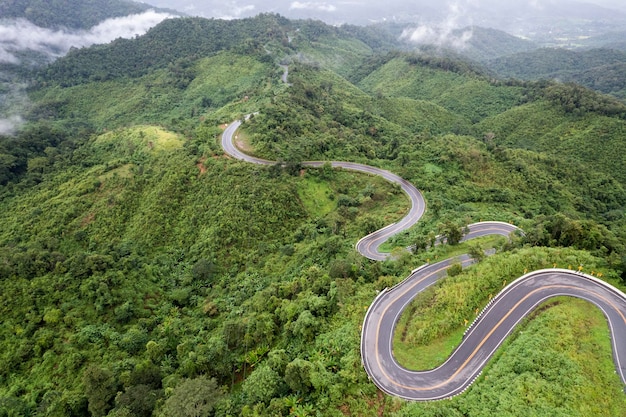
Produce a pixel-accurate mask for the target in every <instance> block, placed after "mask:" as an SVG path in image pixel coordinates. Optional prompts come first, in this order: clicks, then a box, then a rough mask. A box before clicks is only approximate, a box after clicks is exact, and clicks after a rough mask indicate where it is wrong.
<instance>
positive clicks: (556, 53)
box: [486, 48, 626, 100]
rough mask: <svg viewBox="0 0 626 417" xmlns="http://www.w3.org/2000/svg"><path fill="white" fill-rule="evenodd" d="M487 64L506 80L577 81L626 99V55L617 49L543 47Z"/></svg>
mask: <svg viewBox="0 0 626 417" xmlns="http://www.w3.org/2000/svg"><path fill="white" fill-rule="evenodd" d="M486 65H487V67H488V68H489V69H491V70H493V71H494V72H496V73H497V74H499V75H500V76H502V77H511V78H518V79H522V80H538V79H556V80H559V81H562V82H575V83H578V84H580V85H584V86H586V87H588V88H591V89H594V90H597V91H600V92H602V93H606V94H611V95H613V96H615V97H618V98H620V99H622V100H623V99H624V98H626V80H625V79H624V73H625V71H626V52H622V51H620V50H616V49H606V48H605V49H591V50H582V51H572V50H567V49H563V48H542V49H537V50H535V51H531V52H522V53H519V54H515V55H511V56H507V57H501V58H497V59H494V60H492V61H489V62H488V63H487V64H486Z"/></svg>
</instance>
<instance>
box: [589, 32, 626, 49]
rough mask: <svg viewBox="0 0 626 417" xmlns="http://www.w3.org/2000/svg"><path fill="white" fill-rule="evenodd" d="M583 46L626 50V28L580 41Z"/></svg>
mask: <svg viewBox="0 0 626 417" xmlns="http://www.w3.org/2000/svg"><path fill="white" fill-rule="evenodd" d="M579 45H580V47H581V48H611V49H617V50H620V51H625V52H626V30H624V31H618V32H609V33H604V34H602V35H598V36H592V37H590V38H586V39H583V40H581V41H580V44H579Z"/></svg>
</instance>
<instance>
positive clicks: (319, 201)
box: [298, 176, 335, 217]
mask: <svg viewBox="0 0 626 417" xmlns="http://www.w3.org/2000/svg"><path fill="white" fill-rule="evenodd" d="M331 195H333V191H332V190H331V188H330V186H329V185H328V183H327V182H321V181H318V180H316V179H315V178H311V177H306V176H305V177H304V178H302V180H301V181H299V182H298V196H299V197H300V201H302V204H303V205H304V208H305V209H306V211H307V212H308V213H310V214H311V216H312V217H323V216H325V215H327V214H328V213H330V212H331V211H333V210H334V209H335V202H334V201H333V200H331V199H330V196H331Z"/></svg>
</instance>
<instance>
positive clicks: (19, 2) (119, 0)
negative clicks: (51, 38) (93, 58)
mask: <svg viewBox="0 0 626 417" xmlns="http://www.w3.org/2000/svg"><path fill="white" fill-rule="evenodd" d="M149 9H154V7H151V6H150V5H149V4H146V3H140V2H135V1H128V0H7V1H4V2H2V3H1V4H0V16H1V17H2V18H15V19H17V18H23V19H27V20H29V21H30V22H32V23H34V24H35V25H37V26H40V27H46V28H57V29H58V28H71V29H88V28H90V27H92V26H95V25H97V24H98V23H100V22H102V21H103V20H105V19H109V18H112V17H121V16H127V15H129V14H136V13H141V12H145V11H146V10H149Z"/></svg>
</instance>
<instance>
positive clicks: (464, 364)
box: [375, 268, 626, 391]
mask: <svg viewBox="0 0 626 417" xmlns="http://www.w3.org/2000/svg"><path fill="white" fill-rule="evenodd" d="M443 269H445V268H441V269H438V270H437V271H434V272H432V273H430V274H428V275H426V276H424V277H423V278H421V279H420V280H418V281H417V282H416V283H415V284H414V285H412V286H411V287H410V288H409V289H407V290H406V291H404V292H403V293H402V294H401V295H399V296H398V297H396V301H397V300H398V299H399V298H401V297H402V296H404V295H405V294H406V293H407V292H408V291H410V290H411V289H413V288H414V287H415V286H416V285H417V284H419V283H420V282H422V281H423V280H425V279H426V278H428V277H430V276H432V275H433V274H436V273H437V272H440V271H441V270H443ZM552 288H567V289H576V290H583V289H582V288H579V287H576V286H571V285H560V284H559V285H548V286H543V287H541V288H537V289H535V290H533V291H531V292H530V293H528V294H526V296H524V297H523V298H522V299H520V300H519V301H518V302H517V303H516V304H515V306H513V308H511V309H509V311H508V313H506V314H505V315H504V316H503V317H502V318H501V319H500V321H499V322H498V323H497V324H496V325H495V326H494V327H493V328H492V329H491V331H490V332H489V333H488V334H487V335H486V336H485V337H484V338H483V339H482V340H481V342H480V343H479V344H478V345H477V346H476V348H475V349H474V351H473V352H472V353H471V354H470V355H469V356H468V358H467V359H466V360H465V361H464V362H463V363H462V364H461V365H460V366H459V367H458V368H457V370H456V371H455V372H454V373H453V374H452V376H450V377H449V378H448V379H446V380H445V381H443V382H440V383H439V384H436V385H431V386H428V387H415V386H408V385H404V384H401V383H399V382H397V381H394V380H393V379H392V378H391V377H390V376H389V375H388V374H387V372H386V371H385V369H384V368H383V367H382V366H381V364H380V355H379V353H378V335H379V331H380V325H381V321H379V323H378V326H377V328H376V344H375V351H376V362H377V364H378V367H379V369H380V371H381V372H382V373H383V375H384V376H385V377H386V378H387V380H388V381H389V382H391V383H392V384H393V385H396V386H398V387H401V388H404V389H407V390H411V391H428V390H434V389H437V388H440V387H442V386H444V385H446V384H448V383H450V381H451V380H453V379H454V378H455V377H456V376H457V375H458V374H459V373H461V372H462V371H463V370H464V369H465V367H466V366H467V364H468V363H469V362H470V361H471V360H472V359H473V358H474V356H476V354H477V353H478V351H479V350H480V349H481V348H482V346H483V345H484V344H485V343H486V342H487V340H488V339H489V338H490V337H491V336H492V335H493V333H494V332H495V331H496V330H497V329H498V328H499V327H500V325H501V324H502V323H503V322H504V321H505V320H506V319H507V318H508V317H509V316H510V315H511V314H512V313H513V312H514V311H515V310H516V309H517V308H518V307H519V306H520V304H522V303H523V302H524V301H526V300H527V299H528V298H529V297H531V296H532V295H534V294H535V293H537V292H539V291H543V290H546V289H552ZM583 291H585V292H587V293H591V294H593V295H594V296H596V297H597V298H598V299H601V300H603V301H604V302H606V303H607V304H608V305H610V306H611V307H613V308H614V309H615V311H617V313H618V314H619V315H620V317H621V318H622V320H624V323H625V324H626V317H625V316H624V314H622V312H621V311H620V309H619V308H618V307H617V306H616V305H615V304H613V302H611V301H610V300H608V299H607V298H606V297H604V296H602V295H600V294H598V293H597V292H595V291H592V290H583ZM394 303H395V301H394V302H393V303H390V304H389V305H388V306H387V307H386V308H385V309H384V310H383V313H382V314H381V320H382V317H383V316H385V314H386V313H387V310H388V309H389V308H390V307H391V306H392V305H393V304H394ZM392 333H393V331H392ZM391 340H393V338H392V339H391ZM428 372H430V371H428Z"/></svg>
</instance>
